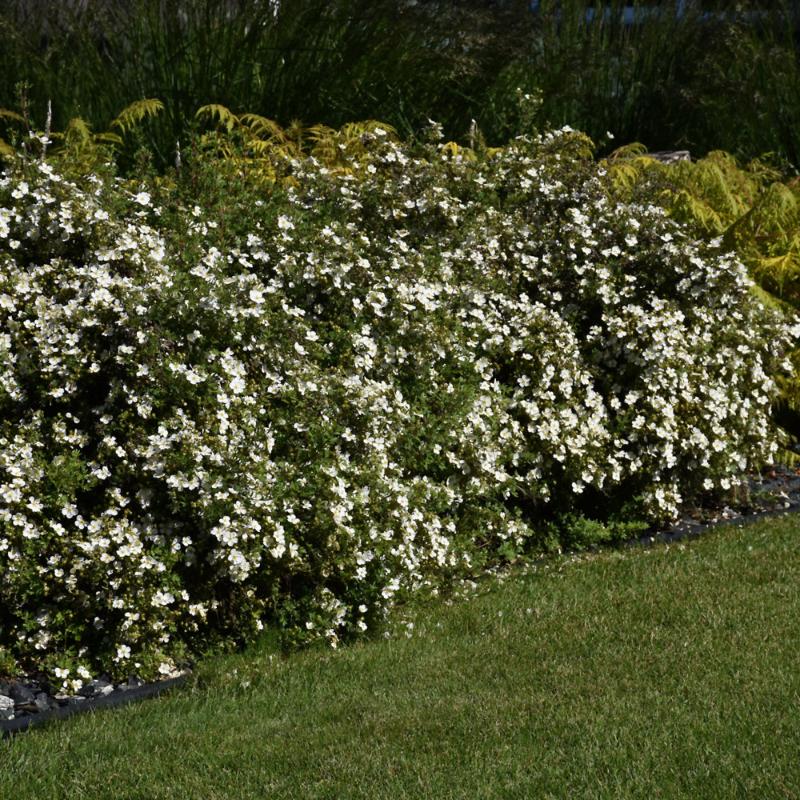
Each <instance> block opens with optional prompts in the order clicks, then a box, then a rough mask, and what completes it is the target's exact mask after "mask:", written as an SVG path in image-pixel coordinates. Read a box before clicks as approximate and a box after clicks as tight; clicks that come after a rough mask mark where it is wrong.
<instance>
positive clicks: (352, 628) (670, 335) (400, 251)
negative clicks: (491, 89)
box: [0, 128, 796, 688]
mask: <svg viewBox="0 0 800 800" xmlns="http://www.w3.org/2000/svg"><path fill="white" fill-rule="evenodd" d="M363 144H364V147H363V148H361V151H360V152H359V154H358V156H357V157H355V156H354V157H353V160H352V162H351V163H349V164H348V165H347V168H343V169H336V170H331V169H327V168H325V167H324V166H322V165H321V164H320V163H319V162H317V161H315V160H314V159H313V158H304V159H288V160H287V161H286V162H285V163H284V164H283V169H284V176H285V180H283V181H282V182H279V183H276V184H275V185H274V186H273V187H272V189H270V190H269V191H267V190H265V189H258V186H259V184H258V182H254V181H250V180H249V178H248V174H247V170H246V163H245V162H244V161H242V162H236V164H235V165H234V166H235V168H232V167H231V162H220V161H217V160H216V159H214V158H213V157H210V156H206V157H205V159H204V158H203V157H202V156H201V155H199V154H196V158H195V161H194V162H192V158H191V156H189V157H187V164H186V166H185V167H184V169H185V170H186V171H187V172H186V177H185V178H184V179H182V182H181V183H179V185H178V186H177V188H176V187H174V186H170V185H168V184H165V183H164V182H163V181H153V182H147V183H145V182H143V183H141V184H140V185H135V186H131V184H130V183H122V182H120V181H119V180H116V179H113V178H110V177H100V176H98V175H90V176H88V177H85V178H73V179H70V178H67V177H64V175H62V174H60V172H59V171H58V170H56V169H54V167H53V166H52V165H50V164H48V163H47V162H44V161H39V160H31V159H17V160H13V162H12V163H11V164H10V165H9V167H8V168H7V169H6V171H5V172H4V173H3V175H2V178H1V179H0V648H3V649H5V651H6V653H7V654H11V655H12V656H13V657H14V658H15V659H16V660H17V663H18V665H19V667H20V668H21V669H28V670H30V669H34V668H35V669H42V670H44V671H45V672H47V673H48V674H50V675H51V676H57V677H58V681H59V682H63V685H64V688H70V687H72V688H77V687H79V686H80V683H81V681H82V680H83V677H85V676H87V675H89V674H95V673H96V672H97V670H98V669H105V670H110V671H111V672H113V673H115V674H127V673H128V672H137V673H139V674H140V675H142V676H143V677H150V676H153V675H155V674H158V673H159V672H160V673H165V674H166V673H169V672H171V671H172V670H173V669H174V667H175V664H176V663H177V662H178V661H179V660H180V659H182V658H184V657H185V656H186V654H187V653H189V652H197V651H199V650H202V649H204V648H206V647H209V646H212V645H215V644H219V643H220V642H231V641H235V642H246V641H248V640H250V639H252V638H253V637H255V636H258V635H259V631H261V630H262V629H263V628H264V626H276V627H278V628H280V629H281V630H283V631H284V635H285V636H286V637H287V639H288V640H289V641H292V642H306V641H311V640H314V639H326V640H328V641H329V642H330V643H331V644H334V645H335V644H336V643H337V642H338V641H340V640H341V639H343V638H347V637H350V636H354V635H358V634H360V633H361V632H363V631H365V630H370V629H374V628H376V627H377V626H378V625H379V624H380V622H381V620H382V619H383V617H384V616H385V614H386V613H387V611H388V609H389V608H391V606H392V605H393V604H394V603H396V602H397V600H398V598H402V597H403V596H404V595H405V594H407V593H408V592H411V591H418V590H420V589H423V588H425V587H428V588H436V587H438V586H441V585H443V584H445V583H446V582H447V581H448V580H451V579H452V578H454V577H456V576H459V575H469V574H473V573H474V572H475V570H476V569H479V568H481V567H483V566H485V565H486V564H490V563H494V562H497V561H498V560H502V559H507V558H511V557H513V556H514V555H515V554H517V553H520V552H523V551H531V550H540V549H542V548H547V547H551V548H552V547H559V546H564V545H566V546H580V545H581V544H586V543H588V542H591V541H594V540H598V539H608V538H613V537H615V536H622V535H624V533H625V531H626V530H627V529H628V528H627V527H626V526H630V525H634V524H636V522H637V521H638V522H641V521H642V520H646V521H658V520H663V519H667V518H670V517H672V516H674V515H675V514H676V513H677V511H678V508H679V506H680V504H681V503H682V502H688V501H694V500H698V499H701V498H703V497H710V496H715V495H716V496H718V495H720V494H722V493H725V492H726V491H729V490H731V489H732V488H733V487H735V485H736V484H737V481H738V479H739V478H740V476H741V475H742V474H743V472H745V471H746V470H748V469H750V468H751V467H753V466H754V465H758V464H760V463H761V462H763V461H764V460H765V459H768V458H769V457H770V455H771V454H772V453H773V452H774V443H773V442H772V436H771V428H770V416H769V411H770V404H771V401H772V398H773V396H774V392H775V385H774V380H773V377H772V376H774V375H775V374H777V373H778V371H779V370H780V369H782V368H783V365H782V359H783V353H784V351H785V350H786V347H787V346H788V341H789V334H790V333H791V332H790V331H787V330H786V325H785V323H784V322H783V321H782V319H781V318H780V317H779V316H778V315H776V314H775V313H774V312H771V311H769V310H767V309H765V308H764V307H762V306H761V305H760V304H759V303H758V302H756V301H755V300H754V299H753V297H752V295H751V293H750V282H749V279H748V278H747V275H746V271H745V269H744V268H743V266H742V265H741V264H740V263H738V262H737V261H736V260H734V259H733V258H732V257H731V256H729V255H725V254H723V253H722V252H721V251H720V250H718V249H715V248H714V246H713V245H711V244H703V243H698V242H695V241H693V240H692V239H691V238H689V237H688V236H687V235H686V234H685V233H684V232H683V231H682V229H681V228H680V227H679V226H678V225H676V224H675V223H674V222H672V221H671V220H669V219H668V218H667V217H666V216H665V214H664V212H663V211H661V210H660V209H658V208H656V207H653V206H649V205H643V204H628V205H625V204H620V205H613V206H612V205H611V204H610V203H609V201H608V200H607V197H606V193H605V190H604V188H603V184H602V181H601V180H600V176H599V175H598V168H597V166H596V165H595V164H594V162H593V160H592V159H591V156H590V152H589V150H590V148H589V144H590V143H589V142H588V140H586V139H585V138H584V137H583V136H582V135H580V134H577V133H574V132H572V131H570V130H569V129H564V130H560V131H556V132H552V133H549V134H546V135H542V136H536V137H520V138H517V139H515V140H513V141H512V142H510V143H509V144H508V145H507V146H506V147H504V148H502V149H500V150H498V151H493V152H492V153H491V154H484V155H483V156H482V157H479V158H474V159H470V158H465V157H463V155H461V154H459V153H458V152H454V150H453V148H447V147H443V146H442V145H441V144H439V143H437V141H436V129H435V128H433V129H432V130H431V142H430V143H429V144H427V145H417V146H415V147H411V146H408V145H404V144H400V143H397V142H395V141H393V139H392V138H391V137H390V136H389V135H387V134H386V133H385V132H384V131H382V130H381V129H380V128H377V129H375V130H374V131H373V132H372V133H371V134H368V135H366V136H365V138H364V142H363ZM192 192H194V195H192ZM198 193H199V199H198V200H197V204H196V205H195V204H194V203H193V202H192V201H191V198H192V196H195V197H198ZM795 333H796V332H795ZM82 676H83V677H82Z"/></svg>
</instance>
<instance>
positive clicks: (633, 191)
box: [603, 144, 800, 459]
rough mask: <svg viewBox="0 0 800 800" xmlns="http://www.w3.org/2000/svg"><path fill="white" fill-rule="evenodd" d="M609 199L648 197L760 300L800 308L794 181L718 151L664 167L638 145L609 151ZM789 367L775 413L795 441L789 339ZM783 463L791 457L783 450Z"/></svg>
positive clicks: (797, 354) (798, 368)
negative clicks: (742, 274)
mask: <svg viewBox="0 0 800 800" xmlns="http://www.w3.org/2000/svg"><path fill="white" fill-rule="evenodd" d="M603 166H604V168H605V169H606V170H607V176H606V177H607V180H608V184H609V187H610V190H611V197H612V199H613V200H614V201H622V202H626V203H630V202H636V201H637V200H644V199H647V200H648V201H651V202H654V203H657V204H658V205H660V206H661V207H662V208H663V209H664V210H665V211H666V212H667V213H668V214H669V215H670V217H672V219H675V220H677V221H678V222H680V223H682V224H683V225H684V226H686V227H687V228H688V229H689V230H691V231H692V232H693V233H694V234H695V235H696V236H697V237H698V238H704V239H714V238H720V239H721V240H722V243H723V246H724V247H726V248H727V249H729V250H731V251H733V252H735V253H736V254H737V256H738V257H739V258H740V259H741V260H742V262H743V263H744V264H745V266H746V267H747V268H748V272H749V273H750V275H751V276H752V277H753V279H754V280H755V281H756V284H757V291H758V292H759V296H760V297H761V299H762V300H764V302H766V303H767V304H769V305H771V306H773V307H775V308H777V309H780V310H783V311H784V312H785V313H786V315H787V319H791V318H795V317H796V316H797V313H798V311H800V183H798V181H797V179H792V180H788V181H787V180H783V179H782V177H781V174H780V173H779V172H778V170H776V169H775V168H774V166H771V165H770V164H769V163H768V162H767V161H765V160H763V159H761V160H756V161H753V162H750V163H749V164H745V165H742V164H739V163H738V162H737V161H736V159H734V158H733V157H732V156H731V155H730V154H728V153H725V152H722V151H714V152H712V153H709V154H708V156H706V157H705V158H701V159H699V160H697V161H680V162H678V163H676V164H663V163H661V162H659V161H657V160H656V159H654V158H652V157H650V156H648V155H647V153H646V149H645V148H644V147H643V146H642V145H640V144H633V145H627V146H625V147H622V148H620V149H619V150H617V151H615V152H614V153H613V154H612V155H611V156H610V157H609V158H608V159H607V160H606V161H605V162H604V163H603ZM790 358H791V360H792V362H793V364H794V370H793V372H792V373H791V374H790V375H783V376H778V383H779V386H780V389H781V392H780V397H779V399H778V402H777V403H776V407H775V409H774V416H775V417H776V419H777V420H778V422H779V423H780V425H781V426H782V427H783V428H784V429H785V431H786V432H787V433H788V434H789V440H788V443H790V444H793V445H794V447H795V448H796V447H797V443H798V442H800V347H799V346H798V342H797V340H795V342H794V346H793V349H792V352H791V353H790ZM782 457H783V458H784V459H796V458H797V456H796V455H793V454H792V453H790V452H789V451H788V450H784V451H783V453H782Z"/></svg>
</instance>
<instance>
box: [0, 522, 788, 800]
mask: <svg viewBox="0 0 800 800" xmlns="http://www.w3.org/2000/svg"><path fill="white" fill-rule="evenodd" d="M799 545H800V520H798V518H797V517H793V518H792V517H789V518H784V519H780V520H771V521H765V522H761V523H758V524H754V525H749V526H746V527H742V528H725V529H720V530H718V531H716V532H713V533H710V534H708V535H707V536H705V537H703V538H702V539H700V540H697V541H694V542H692V543H688V544H685V545H672V546H669V547H666V546H656V547H653V548H652V549H645V550H642V549H633V550H624V551H609V552H604V553H601V554H597V555H589V556H584V557H581V558H568V557H564V558H560V559H557V560H554V561H550V562H547V563H542V564H540V565H538V566H537V567H535V568H533V569H531V570H530V571H528V572H527V573H519V572H517V573H515V574H512V575H509V576H508V577H507V578H506V579H505V580H500V581H497V580H493V581H491V582H490V583H487V584H485V585H484V586H483V588H484V589H485V590H486V591H485V592H483V593H480V594H479V595H476V596H474V597H472V599H469V600H461V601H457V602H454V603H452V604H451V605H447V604H445V603H438V604H432V605H427V606H424V607H422V606H421V607H419V608H416V609H412V610H410V611H409V613H410V616H411V618H412V619H413V621H414V622H415V627H414V633H413V635H412V636H411V637H410V638H405V637H402V636H400V637H395V638H393V639H389V640H383V639H381V640H377V641H373V642H367V643H363V644H359V645H356V646H352V647H348V648H344V649H342V650H339V651H328V650H326V651H307V652H303V653H299V654H296V655H293V656H291V657H289V658H285V659H284V658H281V657H279V656H277V655H276V654H275V653H274V652H273V651H272V650H271V649H270V648H269V647H268V646H266V645H265V646H264V647H263V648H262V649H261V650H256V651H252V652H249V653H247V654H244V655H238V656H232V657H224V658H218V659H214V660H210V661H208V662H206V663H204V664H203V665H201V668H200V671H199V673H198V675H197V677H196V680H195V682H194V683H193V685H192V687H191V688H190V689H188V690H185V691H181V692H178V693H175V694H174V695H172V696H170V697H165V698H162V699H159V700H157V701H152V702H148V703H144V704H141V705H139V706H135V707H127V708H124V709H121V710H118V711H115V712H104V713H98V714H96V715H92V716H88V715H87V716H83V717H80V718H76V719H73V720H71V721H69V722H67V723H61V724H58V725H54V726H52V727H49V728H46V729H43V730H39V731H34V732H31V733H28V734H26V735H24V736H21V737H18V738H16V739H15V740H12V741H6V742H3V743H1V744H0V765H2V768H0V797H3V798H5V797H9V798H12V797H13V798H16V800H24V799H25V798H37V800H46V799H47V798H92V799H93V800H100V799H101V798H114V800H123V799H126V800H127V799H130V800H133V798H142V799H143V800H144V799H145V798H147V799H148V800H150V799H151V798H152V799H153V800H155V799H156V798H176V800H177V799H178V798H180V799H181V800H189V799H190V798H198V800H199V799H200V798H202V800H216V799H217V798H220V799H221V798H234V799H236V798H267V797H269V798H270V799H271V800H272V798H371V799H372V798H393V799H394V798H403V797H408V798H490V797H491V798H517V797H519V798H538V797H542V798H547V797H553V798H556V797H557V798H561V797H570V798H573V797H574V798H578V797H580V798H638V797H641V798H655V797H662V798H679V797H687V798H689V797H691V798H700V797H702V798H734V797H759V798H789V799H790V800H791V798H798V797H800V759H798V753H800V546H799Z"/></svg>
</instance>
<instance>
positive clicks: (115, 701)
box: [0, 675, 188, 739]
mask: <svg viewBox="0 0 800 800" xmlns="http://www.w3.org/2000/svg"><path fill="white" fill-rule="evenodd" d="M187 677H188V676H187V675H180V676H178V677H177V678H170V679H168V680H165V681H157V682H154V683H145V684H143V685H142V686H137V687H135V688H133V689H115V690H114V691H113V692H111V693H110V694H107V695H105V696H102V697H96V698H91V699H87V700H85V701H82V702H79V703H70V704H69V705H66V706H60V707H58V708H53V709H50V710H49V711H43V712H41V713H39V714H30V715H26V716H24V717H14V719H10V720H3V721H0V731H2V737H0V738H3V739H5V738H7V737H9V736H13V735H14V734H17V733H22V732H23V731H26V730H28V729H29V728H35V727H38V726H39V725H44V724H45V723H47V722H49V721H50V720H53V719H66V718H67V717H71V716H72V715H73V714H83V713H85V712H87V711H96V710H100V709H105V708H116V707H118V706H123V705H125V704H127V703H133V702H135V701H138V700H147V699H149V698H151V697H156V696H158V695H160V694H161V693H162V692H165V691H167V690H169V689H174V688H175V687H177V686H181V685H183V684H184V683H185V682H186V679H187Z"/></svg>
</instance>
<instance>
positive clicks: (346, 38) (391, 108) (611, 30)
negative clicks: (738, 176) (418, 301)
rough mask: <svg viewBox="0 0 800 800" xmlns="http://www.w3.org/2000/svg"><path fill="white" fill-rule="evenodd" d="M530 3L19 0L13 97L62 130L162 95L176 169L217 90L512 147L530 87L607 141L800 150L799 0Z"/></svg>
mask: <svg viewBox="0 0 800 800" xmlns="http://www.w3.org/2000/svg"><path fill="white" fill-rule="evenodd" d="M529 5H530V3H529V2H528V0H502V1H500V2H488V1H487V0H291V2H288V1H287V2H266V0H226V1H225V2H220V0H191V2H189V1H188V0H128V1H127V2H118V1H117V0H82V2H77V0H75V1H74V2H73V1H71V0H70V2H63V3H51V2H46V0H6V2H4V3H3V4H2V8H1V9H0V42H2V46H0V74H2V75H3V76H4V80H3V82H2V84H0V107H5V108H17V109H18V106H17V100H18V97H17V95H18V92H17V88H16V86H17V84H18V83H20V82H26V83H27V84H28V87H27V89H26V98H27V99H26V103H27V105H28V107H29V111H30V113H32V114H33V115H34V117H35V118H36V119H41V118H43V116H44V113H45V109H46V107H47V102H48V100H52V101H53V113H54V125H55V127H56V128H57V129H59V130H63V129H65V128H66V127H67V123H68V121H69V120H70V119H71V118H74V117H81V118H83V119H85V120H86V121H87V122H88V123H89V124H90V125H91V126H92V127H93V128H94V130H104V129H105V127H106V126H107V125H108V123H109V121H110V120H111V119H112V118H113V117H114V116H115V115H116V114H117V112H118V111H119V109H121V108H123V107H125V106H127V105H128V104H129V103H131V102H133V101H135V100H138V99H141V98H142V97H157V98H160V99H161V100H162V101H164V102H165V104H166V113H165V114H164V115H163V116H162V117H160V118H159V119H157V120H154V121H153V123H152V124H151V125H150V126H148V127H146V128H145V129H143V131H142V133H141V141H142V142H145V143H146V144H147V145H148V147H149V148H150V150H151V151H152V152H153V153H154V157H155V160H156V162H157V164H158V165H159V166H160V167H163V166H164V165H167V164H171V163H172V161H173V157H174V153H175V145H176V141H178V140H181V141H183V142H184V143H185V142H186V139H187V136H188V130H187V129H188V127H189V126H190V123H191V120H192V115H193V114H194V112H195V110H196V109H197V108H198V107H200V106H201V105H203V104H206V103H221V104H223V105H225V106H227V107H229V108H232V109H236V110H242V109H247V110H249V111H252V112H254V113H258V114H261V115H264V116H266V117H269V118H270V119H275V120H277V121H278V122H279V123H280V124H281V125H282V126H283V127H288V126H290V125H291V124H292V123H293V122H294V121H297V120H299V121H300V122H301V123H304V124H309V123H324V124H326V125H330V126H334V127H340V126H341V125H343V124H344V123H346V122H349V121H351V120H354V119H381V120H384V121H385V122H386V123H387V124H391V125H392V126H393V127H395V128H396V129H397V130H398V131H399V132H400V133H401V134H402V135H403V136H407V135H411V134H416V133H418V132H419V130H420V129H421V127H422V126H424V124H425V121H426V120H427V119H428V118H429V117H431V118H433V119H436V120H439V121H440V122H441V123H442V124H443V125H444V128H445V131H446V133H447V135H448V136H449V137H451V138H456V139H461V138H462V137H464V136H465V135H466V134H467V132H468V130H469V129H470V126H471V121H472V120H473V119H474V120H475V121H476V122H477V124H478V125H479V127H480V128H481V129H482V130H483V131H484V132H485V135H486V136H487V139H488V140H489V141H490V142H491V143H493V144H498V143H501V142H504V141H506V140H507V139H508V138H509V137H510V136H512V135H514V134H515V133H517V132H518V130H519V126H518V123H519V120H518V116H517V107H516V105H515V103H514V96H513V95H514V90H515V89H516V88H517V87H521V88H522V89H523V90H524V91H526V92H529V93H534V92H537V91H538V92H541V93H542V95H543V98H544V104H543V106H542V109H541V113H540V119H539V122H540V123H541V124H542V125H543V126H545V125H547V126H554V127H560V126H561V125H563V124H569V125H571V126H572V127H574V128H577V129H579V130H583V131H586V132H587V133H588V134H589V135H590V136H592V138H593V139H594V140H595V141H598V142H601V141H603V137H604V136H605V134H606V131H610V132H612V133H613V134H614V135H615V136H616V138H617V140H618V141H622V142H631V141H641V142H644V143H646V145H647V146H648V147H649V148H650V149H651V150H658V149H668V148H676V147H683V148H689V149H691V150H692V152H693V153H695V154H696V155H703V154H705V153H707V152H708V151H710V150H714V149H719V148H723V149H725V150H728V151H730V152H732V153H734V154H737V155H740V156H745V157H747V158H752V157H755V156H759V155H761V154H763V153H765V152H768V151H769V152H773V153H776V154H778V155H779V156H780V158H782V159H783V160H784V161H785V162H786V164H787V166H789V165H793V168H795V169H796V167H797V165H798V163H800V145H799V142H800V140H799V139H798V131H800V124H798V123H799V122H800V99H799V98H800V94H798V86H800V69H798V60H797V46H796V40H797V29H798V25H799V24H800V23H798V19H797V14H796V11H794V12H793V11H792V8H793V7H795V9H796V3H793V2H792V1H791V0H780V1H779V2H777V3H776V2H770V3H765V2H757V3H755V2H749V3H741V2H739V1H738V0H696V1H691V0H690V2H686V3H682V4H681V5H682V7H683V8H684V13H683V15H681V16H678V15H676V14H675V8H676V6H677V5H678V4H677V0H674V1H673V0H669V1H666V0H665V2H657V1H656V0H602V1H601V0H598V1H597V2H588V1H587V0H542V2H541V3H540V4H539V5H540V11H539V13H538V14H534V13H531V11H530V10H529ZM626 7H633V8H636V9H638V10H640V11H642V12H643V13H641V14H640V15H639V17H638V22H637V23H636V24H635V25H625V24H623V22H622V20H623V19H624V9H625V8H626ZM654 8H655V9H657V12H658V13H653V9H654ZM587 9H588V10H589V11H590V12H591V13H592V14H593V15H594V16H593V21H591V22H590V23H587ZM742 12H745V13H744V14H743V13H742ZM752 12H764V15H763V16H760V17H759V16H752ZM747 13H751V16H750V17H748V16H747ZM18 110H19V109H18ZM0 135H2V134H0ZM134 149H135V145H132V149H131V150H130V152H128V153H127V155H128V158H127V161H126V163H125V167H126V169H130V168H131V166H132V153H133V150H134Z"/></svg>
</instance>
